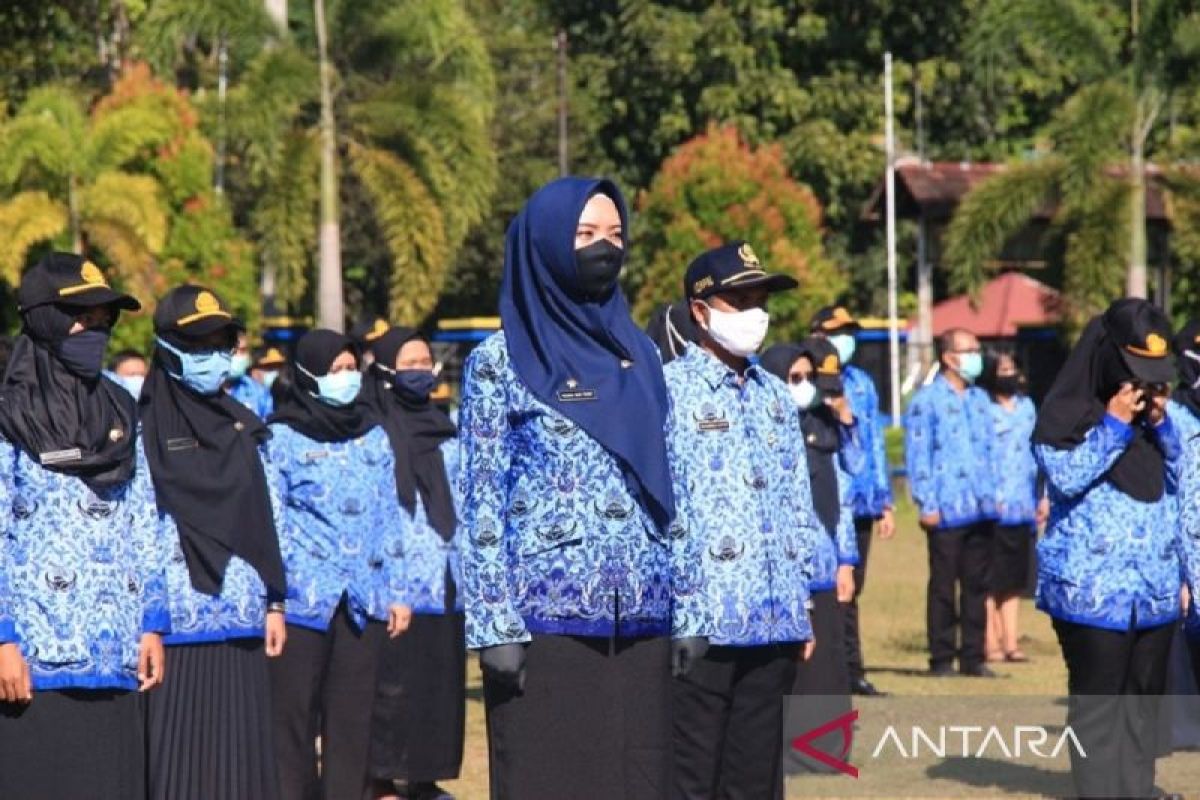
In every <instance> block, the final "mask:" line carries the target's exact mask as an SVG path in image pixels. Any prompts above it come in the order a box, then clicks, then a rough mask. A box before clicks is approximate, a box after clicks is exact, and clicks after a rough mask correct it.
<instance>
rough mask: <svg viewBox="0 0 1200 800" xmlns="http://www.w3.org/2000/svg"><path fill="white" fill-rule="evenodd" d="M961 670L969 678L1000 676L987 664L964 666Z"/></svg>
mask: <svg viewBox="0 0 1200 800" xmlns="http://www.w3.org/2000/svg"><path fill="white" fill-rule="evenodd" d="M960 672H962V674H963V675H964V676H965V677H968V678H999V677H1000V676H999V675H997V674H996V673H994V672H992V670H991V667H988V666H987V665H986V664H977V665H975V666H973V667H963V668H962V669H961V670H960Z"/></svg>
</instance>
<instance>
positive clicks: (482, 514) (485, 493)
mask: <svg viewBox="0 0 1200 800" xmlns="http://www.w3.org/2000/svg"><path fill="white" fill-rule="evenodd" d="M502 349H503V348H491V349H489V348H488V343H484V344H483V345H480V346H479V347H478V348H476V349H475V351H474V352H472V353H471V355H470V357H469V358H468V359H467V364H466V369H465V374H464V377H463V397H462V405H461V407H460V409H459V430H460V431H461V436H460V443H461V448H460V452H459V468H460V470H461V473H460V476H459V482H460V488H461V497H462V501H463V505H462V522H463V533H464V534H465V535H464V536H463V537H462V569H463V605H464V608H465V610H466V639H467V647H470V648H474V649H478V648H484V647H491V646H494V645H500V644H510V643H514V642H527V641H529V639H530V636H529V631H528V630H526V628H525V622H524V620H522V619H521V616H520V615H519V614H518V613H517V610H516V606H515V604H514V602H513V587H512V584H511V582H510V581H511V578H510V570H509V568H508V564H507V560H506V558H505V552H506V542H505V538H506V536H507V535H508V533H507V528H508V526H507V524H506V515H507V507H508V496H507V495H508V489H507V485H508V477H509V475H508V473H509V469H510V467H511V458H510V454H509V452H508V396H507V392H506V391H505V388H504V374H505V365H503V364H501V363H500V356H499V354H498V352H497V351H500V350H502Z"/></svg>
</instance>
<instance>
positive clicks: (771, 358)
mask: <svg viewBox="0 0 1200 800" xmlns="http://www.w3.org/2000/svg"><path fill="white" fill-rule="evenodd" d="M762 364H763V366H764V367H765V368H766V369H767V370H768V371H769V372H770V373H771V374H772V375H774V376H776V377H777V378H779V379H780V380H782V381H784V382H785V383H787V385H788V391H789V392H790V393H791V395H792V399H793V400H794V401H795V405H796V409H797V411H798V412H799V415H800V431H801V433H802V434H803V436H804V446H805V451H806V454H807V457H808V459H807V460H808V481H809V485H810V486H811V487H812V497H813V507H814V509H815V511H816V514H817V519H818V520H819V521H820V523H821V526H822V527H823V528H824V533H825V535H824V536H818V537H817V544H818V546H817V552H816V569H815V572H814V574H813V579H812V581H811V582H810V583H809V586H808V589H809V593H810V595H811V597H812V603H811V606H812V608H811V610H810V612H809V613H810V616H811V618H812V627H813V636H814V638H815V640H816V641H817V642H818V643H819V644H818V646H817V647H816V648H815V649H814V651H813V655H812V658H810V659H808V660H807V661H801V662H799V663H798V664H797V665H796V679H795V681H794V682H793V683H792V687H791V691H790V694H799V695H808V696H809V697H810V698H812V700H811V701H810V702H816V703H820V704H821V705H822V706H824V708H823V709H822V712H821V713H822V714H823V716H825V717H828V718H830V719H833V718H836V717H839V716H841V715H842V714H844V713H846V712H848V711H850V707H851V704H850V673H849V670H848V669H847V664H846V658H845V654H846V644H845V642H844V641H843V635H844V632H845V625H846V623H845V620H844V619H843V616H842V611H843V609H844V608H845V607H846V604H847V603H849V602H850V600H851V598H853V597H854V567H855V565H856V564H857V563H858V549H857V548H858V541H857V537H856V536H855V530H854V508H853V506H852V505H851V504H850V481H851V477H852V476H853V475H854V474H855V473H856V472H858V471H859V470H861V469H863V468H864V466H865V464H866V455H865V454H864V453H863V450H862V447H861V445H860V444H859V442H858V430H857V429H858V425H857V421H856V420H855V419H854V414H853V413H852V412H851V410H850V403H849V401H848V400H847V399H846V395H845V393H844V388H843V383H842V365H841V361H840V359H839V358H838V353H837V350H836V349H835V348H834V346H833V345H832V344H830V342H829V340H828V339H824V338H821V337H816V336H814V337H810V338H808V339H805V340H804V341H802V342H800V344H798V345H797V344H777V345H775V346H773V347H771V348H769V349H768V350H767V351H766V352H765V353H763V357H762ZM788 729H789V730H790V729H791V726H790V725H789V726H788ZM814 744H816V743H814ZM838 744H839V745H840V743H838ZM818 746H820V745H818ZM839 753H840V750H835V751H834V752H833V753H831V755H835V756H836V755H838V754H839ZM801 763H802V764H803V765H804V767H805V769H807V770H808V771H813V772H828V771H829V768H828V767H827V766H825V765H824V764H821V763H819V762H817V761H816V760H815V759H811V758H803V759H801Z"/></svg>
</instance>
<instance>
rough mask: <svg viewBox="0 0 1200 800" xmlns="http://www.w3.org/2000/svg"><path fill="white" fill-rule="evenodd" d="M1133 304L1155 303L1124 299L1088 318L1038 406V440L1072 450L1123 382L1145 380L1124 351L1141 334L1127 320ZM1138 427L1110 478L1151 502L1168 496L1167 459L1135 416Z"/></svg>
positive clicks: (1132, 494) (1035, 438)
mask: <svg viewBox="0 0 1200 800" xmlns="http://www.w3.org/2000/svg"><path fill="white" fill-rule="evenodd" d="M1133 304H1145V305H1146V306H1149V304H1148V303H1146V301H1144V300H1137V301H1134V300H1129V299H1124V300H1118V301H1117V302H1116V303H1114V304H1113V305H1112V306H1110V307H1109V310H1108V311H1106V312H1105V313H1104V314H1101V315H1098V316H1095V317H1093V318H1092V319H1091V321H1090V322H1088V324H1087V327H1086V328H1084V330H1083V335H1082V336H1080V337H1079V341H1078V342H1077V343H1076V344H1075V347H1074V349H1072V350H1071V354H1070V355H1069V356H1068V357H1067V362H1066V364H1064V365H1063V367H1062V369H1061V370H1059V372H1058V376H1057V377H1056V378H1055V379H1054V384H1053V385H1052V386H1051V387H1050V392H1049V393H1048V394H1047V395H1046V400H1045V402H1043V403H1042V406H1041V408H1040V409H1039V410H1038V419H1037V425H1036V427H1035V428H1034V431H1033V441H1034V442H1036V443H1038V444H1047V445H1050V446H1052V447H1056V448H1059V449H1067V450H1069V449H1072V448H1074V447H1077V446H1078V445H1079V444H1080V443H1081V442H1083V440H1084V437H1085V436H1086V435H1087V433H1088V431H1090V430H1091V429H1092V428H1094V427H1095V426H1096V425H1097V424H1098V423H1099V422H1100V420H1101V419H1103V418H1104V414H1105V412H1106V410H1107V406H1108V401H1109V399H1110V398H1111V397H1112V396H1113V395H1114V394H1116V393H1117V391H1118V390H1119V389H1120V387H1121V384H1122V383H1125V382H1127V381H1138V380H1141V379H1143V376H1139V375H1137V374H1136V373H1135V372H1134V369H1133V368H1132V367H1131V365H1130V361H1129V360H1128V359H1127V358H1125V357H1123V356H1122V353H1121V350H1120V348H1121V346H1122V343H1126V344H1127V343H1128V341H1129V340H1130V339H1131V336H1135V334H1133V333H1131V331H1129V330H1127V329H1126V325H1125V324H1124V321H1125V320H1126V319H1127V313H1126V312H1129V311H1130V310H1131V309H1134V308H1135V307H1134V305H1133ZM1136 310H1139V311H1141V312H1142V314H1143V315H1145V316H1151V317H1155V318H1156V319H1157V317H1161V312H1157V309H1152V310H1149V309H1145V308H1143V307H1142V306H1140V305H1138V306H1137V307H1136ZM1114 312H1116V313H1114ZM1154 312H1157V316H1156V315H1155V313H1154ZM1158 324H1159V325H1160V326H1161V328H1162V329H1163V330H1164V331H1165V332H1166V337H1164V338H1169V336H1170V333H1169V328H1168V327H1167V323H1166V320H1165V318H1162V319H1161V321H1158ZM1154 335H1155V334H1153V333H1152V334H1151V336H1154ZM1133 425H1134V437H1133V439H1132V441H1130V443H1129V446H1128V447H1127V448H1126V449H1125V452H1124V453H1122V454H1121V456H1120V457H1119V458H1118V459H1117V460H1116V462H1115V463H1114V464H1113V465H1112V467H1110V468H1109V471H1108V474H1107V476H1106V477H1107V479H1108V481H1109V482H1110V483H1112V485H1113V486H1115V487H1116V488H1117V489H1119V490H1120V491H1121V492H1123V493H1125V494H1127V495H1129V496H1130V497H1132V498H1133V499H1135V500H1140V501H1142V502H1146V503H1150V502H1154V501H1156V500H1158V499H1159V498H1161V497H1162V495H1163V491H1164V489H1165V483H1166V478H1165V469H1166V467H1165V462H1164V458H1163V453H1162V450H1161V449H1160V448H1159V444H1158V439H1157V437H1155V436H1154V435H1153V433H1152V431H1151V430H1150V429H1149V427H1148V426H1147V425H1145V424H1143V423H1142V422H1140V421H1139V420H1134V423H1133Z"/></svg>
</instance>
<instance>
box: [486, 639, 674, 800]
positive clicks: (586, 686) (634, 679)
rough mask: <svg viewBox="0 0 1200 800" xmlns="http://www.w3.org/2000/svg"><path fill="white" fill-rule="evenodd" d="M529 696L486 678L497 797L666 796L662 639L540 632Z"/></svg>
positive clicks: (666, 656) (529, 656)
mask: <svg viewBox="0 0 1200 800" xmlns="http://www.w3.org/2000/svg"><path fill="white" fill-rule="evenodd" d="M525 671H526V675H525V691H524V692H521V693H518V692H515V691H514V690H512V689H510V688H509V687H508V686H506V685H503V684H497V683H495V682H493V681H489V680H488V678H487V676H486V675H485V676H484V681H483V692H484V704H485V706H486V708H487V730H488V756H489V766H490V779H491V796H492V797H493V798H498V800H510V798H518V799H519V800H524V799H525V798H529V799H530V800H541V799H542V798H546V800H559V799H560V798H571V800H592V799H593V798H595V800H612V798H618V797H619V798H622V799H623V800H661V799H662V798H664V797H668V796H669V795H670V793H671V792H670V777H671V757H672V751H671V683H670V679H671V671H670V642H669V640H668V639H667V638H666V637H662V638H654V639H629V638H624V637H614V638H607V639H601V638H590V637H580V636H551V635H540V634H536V633H535V634H534V635H533V641H532V642H531V643H530V644H529V646H528V649H527V650H526V659H525Z"/></svg>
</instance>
